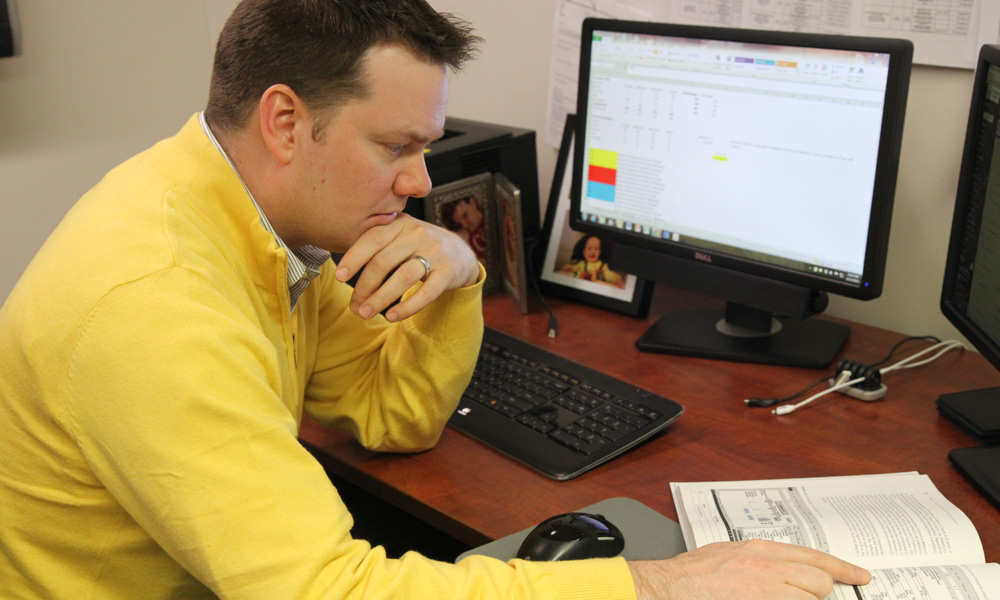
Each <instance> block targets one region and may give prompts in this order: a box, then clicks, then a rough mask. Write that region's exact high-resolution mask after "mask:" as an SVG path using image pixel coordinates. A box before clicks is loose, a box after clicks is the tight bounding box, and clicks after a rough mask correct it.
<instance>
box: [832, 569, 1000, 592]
mask: <svg viewBox="0 0 1000 600" xmlns="http://www.w3.org/2000/svg"><path fill="white" fill-rule="evenodd" d="M887 598H894V599H899V600H907V599H913V600H917V599H919V600H997V599H1000V565H998V564H996V563H990V564H988V565H967V566H955V565H952V566H944V567H910V568H902V569H878V570H874V571H872V580H871V583H869V584H868V585H862V586H851V585H844V584H837V585H836V586H835V587H834V589H833V593H832V594H830V595H829V596H827V600H885V599H887Z"/></svg>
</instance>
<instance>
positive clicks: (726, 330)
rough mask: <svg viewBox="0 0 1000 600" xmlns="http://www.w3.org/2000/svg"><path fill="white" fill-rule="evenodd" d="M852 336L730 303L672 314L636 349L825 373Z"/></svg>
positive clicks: (829, 325) (827, 324)
mask: <svg viewBox="0 0 1000 600" xmlns="http://www.w3.org/2000/svg"><path fill="white" fill-rule="evenodd" d="M850 333H851V329H850V328H849V327H847V326H846V325H841V324H839V323H833V322H831V321H824V320H821V319H813V318H809V319H785V318H775V317H774V316H773V315H772V314H771V313H770V312H767V311H763V310H758V309H753V308H749V307H746V306H742V305H739V304H735V303H732V302H730V303H729V304H727V305H726V310H725V312H723V311H721V310H712V309H704V310H683V311H672V312H669V313H667V314H665V315H664V316H663V317H661V318H660V320H659V321H657V322H656V323H654V324H653V326H652V327H650V328H649V329H648V330H646V332H645V333H643V334H642V337H640V338H639V339H638V340H637V341H636V343H635V345H636V347H637V348H639V350H642V351H645V352H661V353H664V354H679V355H682V356H697V357H701V358H712V359H718V360H730V361H736V362H752V363H764V364H772V365H783V366H790V367H808V368H812V369H823V368H826V367H829V366H830V365H831V364H833V361H834V359H835V358H836V356H837V354H838V353H839V352H840V349H841V348H842V347H843V345H844V342H846V341H847V337H848V336H849V335H850Z"/></svg>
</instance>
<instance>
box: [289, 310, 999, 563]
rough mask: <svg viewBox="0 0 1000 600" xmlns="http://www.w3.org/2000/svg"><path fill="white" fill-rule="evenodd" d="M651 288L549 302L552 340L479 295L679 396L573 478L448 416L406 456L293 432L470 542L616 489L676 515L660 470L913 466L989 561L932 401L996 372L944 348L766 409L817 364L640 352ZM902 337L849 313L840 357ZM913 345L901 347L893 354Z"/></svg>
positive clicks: (982, 527)
mask: <svg viewBox="0 0 1000 600" xmlns="http://www.w3.org/2000/svg"><path fill="white" fill-rule="evenodd" d="M662 292H663V290H660V292H659V293H658V294H657V296H656V298H655V299H654V303H653V309H652V310H651V311H650V315H651V318H650V319H633V318H630V317H626V316H621V315H617V314H614V313H610V312H606V311H602V310H598V309H594V308H590V307H586V306H582V305H579V304H575V303H570V302H562V301H559V300H552V301H551V304H552V306H553V309H554V310H555V311H556V314H557V317H558V319H559V323H560V330H559V335H558V337H556V338H555V339H551V338H549V337H547V336H546V323H547V321H548V315H547V314H546V313H544V312H542V311H536V312H533V313H532V314H530V315H527V316H525V315H521V314H520V313H518V312H517V310H516V309H515V308H514V307H513V304H512V303H511V302H510V300H509V299H508V298H507V297H505V296H503V295H501V294H493V295H490V296H488V297H486V298H485V300H484V313H485V318H486V323H487V324H488V325H491V326H493V327H495V328H497V329H500V330H502V331H505V332H507V333H510V334H512V335H516V336H519V337H521V338H523V339H526V340H529V341H531V342H533V343H535V344H538V345H540V346H543V347H545V348H547V349H549V350H552V351H554V352H556V353H558V354H561V355H563V356H566V357H568V358H571V359H573V360H576V361H577V362H580V363H583V364H585V365H588V366H590V367H593V368H596V369H601V370H604V371H605V372H607V373H609V374H611V375H614V376H615V377H618V378H620V379H623V380H625V381H629V382H631V383H633V384H635V385H637V386H640V387H644V388H646V389H649V390H651V391H654V392H657V393H659V394H661V395H663V396H666V397H668V398H671V399H673V400H675V401H677V402H680V403H681V404H683V405H684V406H685V408H686V413H685V414H684V415H683V416H681V418H680V419H678V420H677V421H676V422H675V423H674V424H673V425H672V426H671V427H670V428H668V429H667V432H666V433H665V434H663V435H661V436H659V437H657V438H655V439H653V440H652V441H651V442H649V443H647V444H645V445H643V446H641V447H639V448H637V449H635V450H633V451H632V452H629V453H627V454H625V455H624V456H621V457H618V458H616V459H615V460H613V461H611V462H609V463H606V464H604V465H602V466H599V467H597V468H596V469H594V470H592V471H589V472H587V473H585V474H583V475H581V476H580V477H578V478H576V479H572V480H570V481H564V482H558V481H552V480H549V479H546V478H545V477H543V476H541V475H538V474H536V473H535V472H533V471H531V470H529V469H527V468H526V467H523V466H521V465H520V464H518V463H516V462H514V461H512V460H510V459H507V458H505V457H503V456H501V455H499V454H497V453H495V452H493V451H492V450H490V449H488V448H486V447H484V446H482V445H481V444H479V443H478V442H476V441H474V440H472V439H470V438H468V437H466V436H464V435H463V434H461V433H458V432H456V431H454V430H452V429H451V428H446V430H445V432H444V435H443V436H442V439H441V441H440V443H439V444H438V445H437V447H436V448H434V449H433V450H430V451H428V452H424V453H421V454H416V455H382V454H376V453H373V452H368V451H366V450H363V449H361V448H360V447H359V446H358V444H357V443H355V442H354V440H353V439H352V438H350V437H348V436H347V435H344V434H342V433H338V432H333V431H329V430H326V429H324V428H323V427H321V426H319V425H317V424H316V423H314V422H312V421H310V420H309V419H306V420H305V422H304V423H303V427H302V433H301V437H302V439H303V440H304V441H305V442H308V443H309V444H310V445H312V446H313V447H315V448H318V449H319V450H321V451H322V452H324V453H326V454H327V455H329V457H330V458H331V459H332V460H330V461H329V463H330V464H329V465H328V468H331V469H332V470H333V471H334V473H335V474H336V475H338V476H340V477H343V478H345V479H347V480H349V481H351V482H353V483H355V484H357V485H359V486H360V487H362V488H364V489H366V490H367V491H368V492H371V493H374V494H376V495H379V496H381V497H383V498H385V499H386V500H387V501H389V502H391V503H393V504H395V505H397V506H399V507H400V508H402V509H404V510H406V511H407V512H409V513H410V514H412V515H414V516H416V517H419V518H421V519H423V520H424V521H426V522H428V523H430V524H432V525H433V526H435V527H437V528H438V529H441V530H443V531H445V532H447V533H449V534H450V535H452V536H454V537H456V538H457V539H459V540H461V541H463V542H465V543H467V544H469V545H471V546H478V545H481V544H484V543H486V542H489V541H492V540H494V539H498V538H501V537H503V536H506V535H509V534H511V533H514V532H517V531H520V530H522V529H524V528H526V527H530V526H533V525H535V524H537V523H538V522H540V521H541V520H543V519H544V518H546V517H549V516H551V515H553V514H557V513H560V512H566V511H569V510H574V509H577V508H580V507H583V506H587V505H590V504H594V503H597V502H599V501H601V500H604V499H607V498H612V497H617V496H625V497H630V498H634V499H636V500H638V501H640V502H642V503H644V504H646V505H648V506H650V507H651V508H653V509H655V510H657V511H659V512H661V513H663V514H665V515H667V516H669V517H671V518H674V519H676V517H677V514H676V511H675V510H674V503H673V499H672V497H671V495H670V488H669V482H670V481H715V480H739V479H773V478H786V477H813V476H831V475H859V474H868V473H887V472H898V471H918V472H921V473H925V474H927V475H929V476H930V478H931V480H932V481H933V482H934V483H935V484H936V485H937V487H938V488H939V489H940V490H941V492H942V493H944V495H945V496H946V497H947V498H948V499H950V500H951V501H952V502H954V503H955V504H956V505H958V507H959V508H961V509H962V510H963V511H965V513H966V514H967V515H969V518H970V519H972V522H973V523H974V524H975V525H976V527H977V528H978V530H979V533H980V536H981V537H982V540H983V545H984V547H985V549H986V559H987V561H989V562H998V561H1000V513H998V511H997V508H995V507H994V506H993V505H992V504H990V503H989V502H988V501H987V500H986V499H985V498H984V497H983V496H981V495H979V494H978V493H977V492H976V490H975V489H974V488H973V487H972V486H971V485H970V484H969V483H968V482H967V481H966V480H965V479H964V478H963V477H962V476H961V475H960V474H959V473H958V472H957V471H955V469H954V468H952V467H951V465H950V463H949V462H948V458H947V454H948V451H949V450H951V449H952V448H958V447H963V446H973V445H975V444H974V442H973V441H972V440H971V439H970V438H968V437H967V436H966V435H965V434H964V433H962V432H961V431H960V430H959V429H957V428H956V427H955V426H953V425H952V424H951V423H949V422H948V421H945V420H944V419H942V418H941V417H940V416H939V415H938V412H937V408H936V407H935V404H934V402H935V400H936V399H937V397H938V395H940V394H942V393H946V392H954V391H960V390H967V389H973V388H978V387H988V386H998V385H1000V374H998V373H997V371H996V370H995V369H993V368H992V367H991V366H990V365H989V364H988V363H987V361H986V360H985V359H983V358H982V357H981V356H980V355H978V354H976V353H974V352H959V351H953V352H950V353H948V354H946V355H945V356H943V357H942V358H940V359H939V360H937V361H936V362H934V363H931V364H930V365H927V366H924V367H918V368H916V369H912V370H904V371H899V372H895V373H891V374H888V375H886V377H885V383H886V385H887V386H888V388H889V391H888V395H887V397H886V398H884V399H883V400H880V401H878V402H872V403H866V402H861V401H859V400H854V399H851V398H847V397H846V396H841V395H839V394H831V395H829V396H826V397H824V398H822V399H820V400H817V401H816V402H814V403H813V404H811V405H809V406H808V407H805V408H803V409H801V410H800V411H797V412H795V413H793V414H791V415H787V416H783V417H776V416H774V415H772V414H771V413H770V411H769V410H768V409H750V408H746V407H745V406H744V404H743V399H744V398H746V397H747V396H767V397H773V396H784V395H787V394H791V393H794V392H795V391H797V390H799V389H801V388H802V387H804V386H805V385H807V384H808V383H810V382H812V381H813V380H815V379H816V378H817V377H819V376H821V375H823V372H822V371H815V370H812V369H792V368H784V367H773V366H765V365H754V364H739V363H728V362H719V361H711V360H704V359H696V358H683V357H677V356H670V355H661V354H647V353H640V352H639V351H638V350H636V349H635V347H634V342H635V340H636V338H638V336H639V335H640V334H641V333H642V332H643V331H644V330H645V329H646V327H648V326H649V325H650V323H652V318H653V317H657V316H659V315H661V314H662V313H663V311H664V310H665V308H666V304H667V294H664V293H662ZM670 297H672V298H676V297H677V293H676V292H671V294H670ZM914 333H916V334H919V333H921V332H914ZM904 337H905V336H903V335H899V334H896V333H892V332H888V331H884V330H881V329H877V328H873V327H868V326H864V325H857V324H852V334H851V337H850V338H849V340H848V342H847V346H846V347H845V349H844V352H843V355H844V356H848V357H850V358H852V359H855V360H859V361H862V362H876V361H878V360H880V359H882V358H883V357H884V356H885V354H887V353H888V351H889V349H890V348H891V347H892V345H893V344H895V343H896V342H897V341H899V340H901V339H903V338H904ZM922 347H923V346H921V345H920V344H919V343H915V344H914V345H913V346H904V347H903V349H902V351H901V352H900V353H899V354H898V355H897V356H898V358H903V357H906V356H908V355H909V354H911V353H913V352H915V351H917V350H918V349H920V348H922Z"/></svg>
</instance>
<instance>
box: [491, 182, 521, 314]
mask: <svg viewBox="0 0 1000 600" xmlns="http://www.w3.org/2000/svg"><path fill="white" fill-rule="evenodd" d="M494 182H495V184H496V187H495V189H494V192H495V198H496V208H497V228H498V231H499V238H500V247H501V252H500V255H501V269H500V271H501V273H502V277H503V291H504V293H506V294H507V295H508V296H510V297H511V299H513V300H514V304H515V305H516V306H517V308H518V310H520V311H521V313H522V314H528V267H527V261H526V258H525V252H524V221H523V220H522V218H521V190H520V189H519V188H518V187H517V186H516V185H514V183H513V182H512V181H511V180H510V179H508V178H507V177H506V176H504V175H503V174H502V173H496V174H495V175H494Z"/></svg>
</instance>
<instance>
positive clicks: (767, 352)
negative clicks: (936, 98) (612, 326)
mask: <svg viewBox="0 0 1000 600" xmlns="http://www.w3.org/2000/svg"><path fill="white" fill-rule="evenodd" d="M582 34H583V36H582V40H583V43H582V46H581V60H580V88H579V92H578V100H577V102H578V106H577V131H576V136H577V140H578V142H577V143H576V145H575V156H574V159H573V192H572V200H571V205H572V208H571V222H572V225H573V227H574V229H580V230H582V231H584V232H586V233H587V234H588V235H593V236H597V237H598V238H600V239H603V240H606V241H608V242H613V244H614V247H613V254H612V255H611V257H610V263H611V266H612V268H614V269H616V270H620V271H623V272H626V273H631V274H634V275H638V276H641V277H646V278H650V279H654V280H656V281H659V282H663V283H665V284H667V285H670V286H678V287H683V288H689V289H694V290H697V291H699V292H703V293H707V294H709V295H712V296H715V297H718V298H721V299H723V300H725V301H726V302H727V306H726V310H725V311H724V313H723V311H714V310H698V311H694V312H685V313H681V314H677V313H670V314H667V315H666V316H664V317H663V319H662V320H661V321H660V322H658V323H657V324H655V325H654V326H653V327H652V328H651V329H650V330H649V331H648V332H647V333H646V334H645V335H644V336H643V337H642V338H641V339H640V340H639V341H638V342H637V345H638V346H639V347H640V349H644V350H650V351H658V352H670V353H678V354H687V355H694V356H702V357H708V358H720V359H727V360H739V361H750V362H763V363H773V364H788V365H796V366H807V367H816V368H820V367H825V366H828V365H829V364H830V363H831V362H832V361H833V359H834V357H835V356H836V354H837V353H838V351H839V349H840V348H841V346H842V345H843V343H844V341H845V340H846V338H847V336H848V334H849V329H848V328H847V327H846V326H843V325H840V324H836V323H833V322H831V321H826V320H820V319H806V318H805V317H808V316H810V315H813V314H816V313H819V312H822V311H823V310H824V309H825V308H826V304H827V293H834V294H840V295H844V296H848V297H852V298H858V299H863V300H867V299H871V298H875V297H878V296H879V295H880V294H881V291H882V281H883V274H884V270H885V258H886V251H887V247H888V241H889V226H890V222H891V218H892V204H893V197H894V195H895V187H896V171H897V167H898V162H899V148H900V142H901V138H902V129H903V116H904V112H905V108H906V97H907V89H908V84H909V73H910V67H911V62H912V53H913V48H912V44H911V43H910V42H909V41H906V40H899V39H882V38H878V39H876V38H860V37H848V36H833V35H821V34H801V33H787V32H773V31H753V30H742V29H722V28H705V27H695V26H684V25H674V24H665V23H648V22H631V21H617V20H604V19H587V20H586V21H585V22H584V25H583V32H582ZM787 317H792V318H787Z"/></svg>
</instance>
